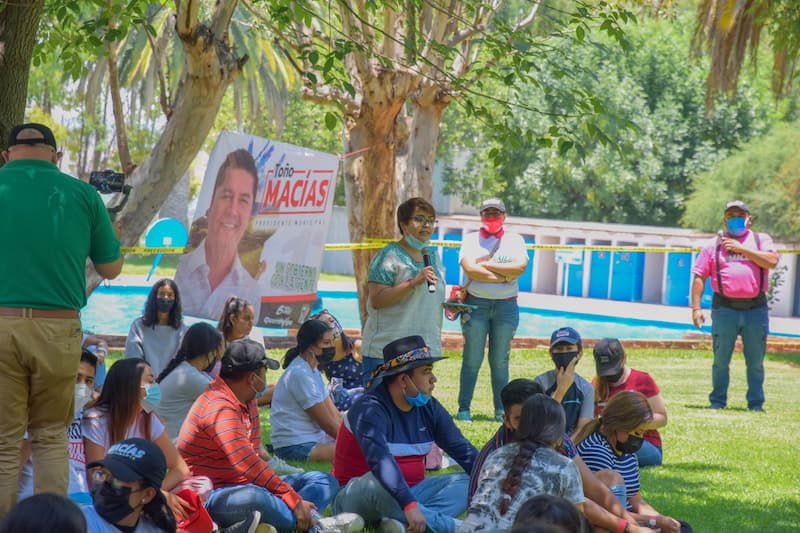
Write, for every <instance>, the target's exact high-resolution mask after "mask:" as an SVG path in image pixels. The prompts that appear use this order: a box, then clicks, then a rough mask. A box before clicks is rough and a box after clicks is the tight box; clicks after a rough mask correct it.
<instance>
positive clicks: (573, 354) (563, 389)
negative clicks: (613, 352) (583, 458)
mask: <svg viewBox="0 0 800 533" xmlns="http://www.w3.org/2000/svg"><path fill="white" fill-rule="evenodd" d="M582 355H583V343H582V342H581V336H580V335H579V334H578V332H577V331H575V330H574V329H572V328H559V329H557V330H555V331H554V332H553V334H552V335H550V358H551V359H552V360H553V364H554V365H555V369H553V370H548V371H547V372H545V373H544V374H540V375H538V376H537V377H536V379H535V380H534V381H536V383H538V384H539V385H541V386H542V388H543V389H544V393H545V394H547V395H548V396H550V397H551V398H553V399H554V400H555V401H557V402H559V403H560V404H561V407H563V408H564V414H566V415H567V433H568V434H569V435H570V436H571V437H573V438H574V437H575V435H577V434H578V432H579V431H580V430H581V428H582V427H583V426H585V425H586V424H588V423H589V422H591V420H592V418H594V387H593V386H592V384H591V383H589V382H588V381H587V380H585V379H584V378H583V377H581V376H580V375H578V373H577V372H575V366H576V365H577V364H578V361H580V360H581V356H582Z"/></svg>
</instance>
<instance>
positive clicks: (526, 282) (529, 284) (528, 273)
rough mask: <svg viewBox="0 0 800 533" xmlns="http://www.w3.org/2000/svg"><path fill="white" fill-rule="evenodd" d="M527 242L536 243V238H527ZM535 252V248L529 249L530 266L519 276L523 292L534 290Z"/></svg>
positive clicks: (520, 288)
mask: <svg viewBox="0 0 800 533" xmlns="http://www.w3.org/2000/svg"><path fill="white" fill-rule="evenodd" d="M525 244H536V241H535V240H534V239H530V238H526V239H525ZM533 254H534V250H530V249H529V250H528V266H527V267H526V268H525V272H523V273H522V275H521V276H520V277H519V278H518V280H517V281H518V282H519V290H520V291H522V292H533Z"/></svg>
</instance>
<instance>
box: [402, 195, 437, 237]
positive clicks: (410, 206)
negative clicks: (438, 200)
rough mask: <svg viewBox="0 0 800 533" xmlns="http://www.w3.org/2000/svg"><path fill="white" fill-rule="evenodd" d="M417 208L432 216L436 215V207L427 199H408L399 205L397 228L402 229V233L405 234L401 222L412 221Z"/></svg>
mask: <svg viewBox="0 0 800 533" xmlns="http://www.w3.org/2000/svg"><path fill="white" fill-rule="evenodd" d="M416 210H420V211H423V212H424V213H427V214H428V215H430V216H432V217H435V216H436V209H435V208H434V207H433V205H431V203H430V202H429V201H427V200H426V199H424V198H419V197H416V198H410V199H408V200H406V201H405V202H403V203H402V204H400V205H398V206H397V228H398V229H399V230H400V235H404V233H403V228H402V227H401V226H400V224H408V223H409V222H411V217H413V216H414V211H416Z"/></svg>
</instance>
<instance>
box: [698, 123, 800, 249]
mask: <svg viewBox="0 0 800 533" xmlns="http://www.w3.org/2000/svg"><path fill="white" fill-rule="evenodd" d="M798 126H800V123H797V122H794V123H790V124H781V125H778V126H776V127H775V128H773V130H772V131H770V133H769V134H767V135H765V136H763V137H761V138H759V139H755V140H753V141H751V142H749V143H747V144H744V145H743V146H742V147H741V149H740V150H738V151H736V152H735V153H733V154H732V155H730V157H728V158H726V159H725V160H723V161H721V162H720V163H719V164H718V165H716V166H715V167H714V168H712V169H711V170H709V171H708V172H705V173H703V174H700V175H699V176H697V177H696V178H695V180H694V192H693V193H692V195H691V196H690V197H689V199H688V200H687V202H686V214H685V215H684V217H683V221H682V223H683V225H685V226H690V227H695V228H700V229H703V230H706V231H716V230H718V229H719V228H720V226H721V224H722V210H723V209H724V206H725V203H726V202H728V201H730V200H732V199H737V198H738V199H741V200H744V201H745V202H747V204H748V206H749V207H750V210H751V212H752V215H753V227H754V229H756V230H758V231H765V232H767V233H769V234H770V235H772V236H773V237H783V238H786V239H790V240H796V239H797V236H798V235H800V152H799V151H798V149H797V147H798V146H800V129H798Z"/></svg>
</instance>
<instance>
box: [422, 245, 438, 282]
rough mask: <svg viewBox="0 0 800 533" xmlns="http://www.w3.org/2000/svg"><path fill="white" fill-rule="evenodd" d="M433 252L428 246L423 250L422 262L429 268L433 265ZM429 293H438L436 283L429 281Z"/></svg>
mask: <svg viewBox="0 0 800 533" xmlns="http://www.w3.org/2000/svg"><path fill="white" fill-rule="evenodd" d="M431 252H432V250H431V249H430V247H428V246H426V247H425V248H423V249H422V262H423V263H425V266H426V267H429V266H431V264H432V263H431ZM428 292H429V293H434V292H436V283H434V282H432V281H428Z"/></svg>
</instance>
